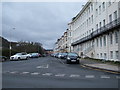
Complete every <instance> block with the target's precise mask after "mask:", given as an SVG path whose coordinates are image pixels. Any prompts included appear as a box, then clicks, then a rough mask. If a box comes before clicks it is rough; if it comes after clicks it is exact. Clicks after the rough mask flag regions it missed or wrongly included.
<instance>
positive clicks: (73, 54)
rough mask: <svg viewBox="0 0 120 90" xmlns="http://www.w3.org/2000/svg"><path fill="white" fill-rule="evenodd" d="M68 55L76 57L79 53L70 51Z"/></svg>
mask: <svg viewBox="0 0 120 90" xmlns="http://www.w3.org/2000/svg"><path fill="white" fill-rule="evenodd" d="M68 56H75V57H77V56H78V55H77V54H76V53H68Z"/></svg>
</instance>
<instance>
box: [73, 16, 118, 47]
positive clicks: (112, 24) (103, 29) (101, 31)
mask: <svg viewBox="0 0 120 90" xmlns="http://www.w3.org/2000/svg"><path fill="white" fill-rule="evenodd" d="M119 27H120V18H118V19H116V20H114V21H112V22H110V23H108V24H106V25H105V26H103V27H101V28H99V29H97V30H96V31H94V32H92V33H91V34H90V35H88V36H86V37H84V38H82V39H80V40H78V41H76V42H74V43H72V46H75V45H78V44H81V43H84V42H86V41H89V40H92V39H94V38H96V37H98V36H100V35H102V34H105V33H108V32H110V31H113V30H115V29H118V28H119Z"/></svg>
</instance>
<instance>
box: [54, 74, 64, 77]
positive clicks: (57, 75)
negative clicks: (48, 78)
mask: <svg viewBox="0 0 120 90" xmlns="http://www.w3.org/2000/svg"><path fill="white" fill-rule="evenodd" d="M55 76H56V77H64V76H65V74H56V75H55Z"/></svg>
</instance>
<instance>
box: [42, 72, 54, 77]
mask: <svg viewBox="0 0 120 90" xmlns="http://www.w3.org/2000/svg"><path fill="white" fill-rule="evenodd" d="M42 75H43V76H51V75H52V73H44V74H42Z"/></svg>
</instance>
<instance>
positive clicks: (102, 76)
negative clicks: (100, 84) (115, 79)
mask: <svg viewBox="0 0 120 90" xmlns="http://www.w3.org/2000/svg"><path fill="white" fill-rule="evenodd" d="M100 78H106V79H107V78H110V76H107V75H101V77H100Z"/></svg>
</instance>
